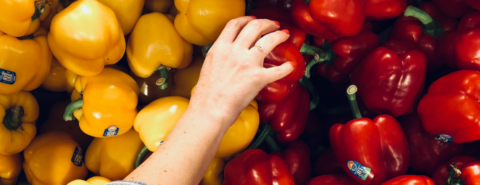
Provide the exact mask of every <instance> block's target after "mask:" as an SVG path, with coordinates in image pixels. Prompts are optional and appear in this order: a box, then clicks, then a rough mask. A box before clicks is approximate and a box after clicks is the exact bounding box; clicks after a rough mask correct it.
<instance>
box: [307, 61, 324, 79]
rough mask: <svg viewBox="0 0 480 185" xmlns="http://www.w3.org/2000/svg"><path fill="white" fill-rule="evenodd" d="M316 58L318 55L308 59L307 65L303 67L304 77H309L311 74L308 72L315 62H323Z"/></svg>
mask: <svg viewBox="0 0 480 185" xmlns="http://www.w3.org/2000/svg"><path fill="white" fill-rule="evenodd" d="M318 58H320V57H319V55H315V56H314V58H313V59H312V60H310V62H308V64H307V66H306V67H305V77H307V78H310V76H311V74H312V73H310V70H311V69H312V67H313V66H314V65H315V64H319V63H322V62H323V61H319V60H318Z"/></svg>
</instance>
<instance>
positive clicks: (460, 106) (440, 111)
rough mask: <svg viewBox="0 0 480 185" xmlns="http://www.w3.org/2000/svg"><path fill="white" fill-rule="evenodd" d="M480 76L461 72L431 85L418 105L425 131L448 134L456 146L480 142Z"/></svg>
mask: <svg viewBox="0 0 480 185" xmlns="http://www.w3.org/2000/svg"><path fill="white" fill-rule="evenodd" d="M479 83H480V72H478V71H472V70H461V71H456V72H453V73H450V74H448V75H446V76H443V77H442V78H440V79H438V80H437V81H435V82H433V84H432V85H430V87H429V89H428V92H427V94H426V95H425V96H424V97H423V98H422V100H420V103H419V104H418V115H419V116H420V118H421V119H422V125H423V128H425V130H426V131H427V132H428V133H430V134H433V135H435V136H436V135H439V134H448V135H450V136H451V137H453V138H452V139H453V141H452V142H454V143H466V142H472V141H476V140H478V139H480V124H479V121H480V119H479V118H478V114H477V113H478V112H479V111H480V108H479V107H478V98H479V97H480V93H479V92H480V90H478V89H479V88H480V86H479V85H478V84H479Z"/></svg>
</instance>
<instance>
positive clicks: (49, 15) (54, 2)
mask: <svg viewBox="0 0 480 185" xmlns="http://www.w3.org/2000/svg"><path fill="white" fill-rule="evenodd" d="M72 1H73V0H47V3H46V4H45V7H44V10H43V12H44V13H43V14H42V15H41V16H40V27H42V28H43V29H45V30H47V31H48V30H50V25H51V24H52V20H53V17H55V15H57V13H58V12H60V11H62V10H63V9H65V7H67V6H68V5H69V4H71V3H72Z"/></svg>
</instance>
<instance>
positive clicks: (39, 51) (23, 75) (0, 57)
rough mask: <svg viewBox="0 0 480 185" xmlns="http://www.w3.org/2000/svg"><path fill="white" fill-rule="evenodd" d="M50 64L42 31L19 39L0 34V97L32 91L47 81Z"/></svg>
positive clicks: (49, 54) (44, 35)
mask: <svg viewBox="0 0 480 185" xmlns="http://www.w3.org/2000/svg"><path fill="white" fill-rule="evenodd" d="M51 61H52V53H51V52H50V49H49V47H48V43H47V31H45V30H44V29H39V30H38V31H37V32H35V33H34V34H33V35H30V36H26V37H23V38H20V39H19V38H15V37H12V36H9V35H5V34H4V33H2V32H1V31H0V71H1V72H0V93H1V94H14V93H18V92H20V91H21V90H24V91H31V90H34V89H36V88H37V87H39V86H40V85H41V84H42V82H43V80H44V79H45V78H46V77H47V75H48V72H49V70H50V64H51Z"/></svg>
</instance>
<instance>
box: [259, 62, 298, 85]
mask: <svg viewBox="0 0 480 185" xmlns="http://www.w3.org/2000/svg"><path fill="white" fill-rule="evenodd" d="M265 70H266V72H265V78H266V79H267V81H268V83H271V82H274V81H277V80H280V79H281V78H283V77H285V76H287V75H288V74H290V73H291V72H292V71H293V65H292V63H291V62H285V63H283V64H282V65H281V66H276V67H271V68H267V69H265Z"/></svg>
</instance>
